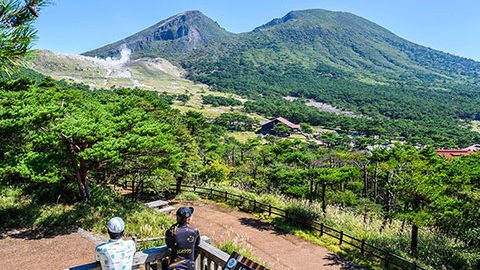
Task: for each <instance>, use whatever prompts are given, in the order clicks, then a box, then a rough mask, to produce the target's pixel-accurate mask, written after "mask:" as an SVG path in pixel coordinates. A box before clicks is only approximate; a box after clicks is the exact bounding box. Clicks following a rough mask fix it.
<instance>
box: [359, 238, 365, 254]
mask: <svg viewBox="0 0 480 270" xmlns="http://www.w3.org/2000/svg"><path fill="white" fill-rule="evenodd" d="M360 251H361V252H362V255H364V254H365V239H362V244H361V245H360Z"/></svg>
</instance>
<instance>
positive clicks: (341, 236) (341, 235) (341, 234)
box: [339, 231, 343, 246]
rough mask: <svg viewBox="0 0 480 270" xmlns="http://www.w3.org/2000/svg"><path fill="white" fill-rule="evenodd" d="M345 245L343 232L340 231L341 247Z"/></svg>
mask: <svg viewBox="0 0 480 270" xmlns="http://www.w3.org/2000/svg"><path fill="white" fill-rule="evenodd" d="M342 243H343V231H340V244H339V245H340V246H341V245H342Z"/></svg>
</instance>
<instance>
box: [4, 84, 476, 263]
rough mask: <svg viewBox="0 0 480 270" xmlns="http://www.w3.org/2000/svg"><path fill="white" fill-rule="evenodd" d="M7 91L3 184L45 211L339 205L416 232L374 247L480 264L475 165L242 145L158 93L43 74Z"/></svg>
mask: <svg viewBox="0 0 480 270" xmlns="http://www.w3.org/2000/svg"><path fill="white" fill-rule="evenodd" d="M31 77H32V76H31ZM0 89H1V92H0V93H1V97H2V98H1V100H0V102H1V105H0V140H1V141H0V145H1V146H0V158H1V161H2V162H1V165H0V176H1V184H2V185H3V186H19V185H20V186H25V185H26V186H29V187H30V188H32V187H34V189H36V190H44V191H45V194H44V195H43V196H42V200H43V201H46V202H49V203H53V204H55V203H57V204H58V203H63V204H69V203H75V202H77V201H84V202H86V203H92V201H93V200H94V199H92V195H91V190H96V189H97V188H98V187H108V186H111V185H113V186H125V187H127V188H129V189H131V190H132V191H133V193H132V195H131V196H132V199H133V200H135V199H136V198H137V197H138V196H139V194H143V193H152V192H153V193H157V194H161V193H163V192H165V191H167V189H169V188H171V187H172V186H174V185H175V184H177V183H190V184H196V185H207V186H223V185H228V186H233V187H236V188H238V189H241V190H248V191H251V192H254V193H257V194H278V195H282V196H285V198H292V199H294V198H296V199H303V200H306V201H310V202H312V203H313V202H323V204H322V209H323V211H326V207H327V205H332V206H336V207H340V208H341V209H344V211H353V213H356V214H359V215H364V216H365V223H368V220H369V219H370V218H379V219H381V220H383V222H384V225H383V226H384V228H385V230H386V231H388V226H389V225H388V224H390V223H391V222H392V221H395V222H396V221H399V222H402V224H403V225H402V228H403V229H402V230H403V231H404V234H405V232H412V233H413V234H410V233H407V234H406V236H405V235H404V236H405V237H406V240H402V241H403V242H401V241H400V240H398V239H396V238H393V239H391V241H388V240H386V239H382V241H380V240H378V241H377V243H380V244H381V245H382V246H385V247H386V248H389V246H393V247H392V250H394V251H399V252H405V253H407V254H408V253H410V256H412V257H418V261H419V262H421V263H424V264H426V265H429V266H431V267H432V268H434V269H443V268H445V269H451V268H455V269H472V268H473V267H474V265H475V263H478V260H479V259H480V250H479V246H480V238H479V236H480V234H479V231H478V228H480V224H479V221H480V211H479V208H478V205H479V204H480V193H479V192H480V171H479V168H480V158H479V156H478V155H471V156H466V157H462V158H456V159H452V160H447V159H443V158H440V157H438V156H437V155H436V154H435V152H433V149H432V148H429V147H426V148H422V149H417V148H415V147H413V146H410V145H408V144H404V145H400V144H398V145H395V146H393V147H391V148H377V149H375V150H373V151H365V150H361V149H349V148H347V146H346V145H345V144H343V143H342V142H341V141H340V142H336V143H332V144H331V145H329V147H320V146H317V145H315V144H309V143H306V142H302V141H298V140H290V139H283V138H278V137H274V136H267V137H265V138H263V139H260V138H259V139H251V140H248V141H247V142H245V143H240V142H238V141H236V140H235V139H234V138H232V137H230V136H229V133H228V129H229V126H232V124H229V121H236V122H239V123H242V124H241V125H240V124H239V125H238V126H242V125H243V126H244V128H245V130H248V129H251V127H250V125H252V123H251V122H250V121H249V120H251V119H249V118H241V117H239V115H235V114H224V115H221V116H219V117H218V118H217V119H207V118H205V117H204V116H203V115H202V114H201V113H197V112H192V111H189V112H186V113H180V112H179V111H177V110H175V109H173V108H171V107H170V106H169V105H168V104H167V103H166V102H165V101H164V100H163V99H162V94H158V93H155V92H149V91H143V90H138V89H137V90H135V89H114V90H106V91H99V90H95V91H92V90H91V89H89V87H87V86H85V85H81V84H66V83H64V82H61V81H60V82H56V81H53V80H51V79H50V78H48V77H45V78H43V77H42V76H36V78H35V77H33V78H25V77H24V78H21V79H16V80H4V81H3V82H2V83H1V84H0ZM212 120H213V121H212ZM242 121H243V122H242ZM233 126H237V125H236V124H235V125H233ZM37 192H38V191H37ZM11 211H12V210H9V209H2V210H1V215H2V216H4V215H5V214H8V215H13V213H12V212H11ZM9 213H10V214H9ZM418 232H420V233H418ZM411 235H414V237H413V238H412V239H410V238H411ZM425 235H429V236H430V238H428V237H426V236H425ZM432 238H433V239H444V240H445V241H441V243H440V242H438V241H436V243H434V241H432ZM428 239H430V240H428ZM412 241H413V243H416V244H412ZM398 242H400V243H404V244H399V243H398ZM427 244H428V245H427ZM433 244H434V247H435V249H436V250H432V246H430V245H433ZM412 245H413V246H412ZM402 249H403V250H402ZM427 254H428V256H427ZM452 258H453V259H452ZM460 266H461V267H460Z"/></svg>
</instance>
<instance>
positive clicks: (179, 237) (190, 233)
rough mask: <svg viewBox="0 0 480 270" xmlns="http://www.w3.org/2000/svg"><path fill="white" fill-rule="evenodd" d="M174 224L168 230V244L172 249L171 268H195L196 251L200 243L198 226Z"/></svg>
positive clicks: (179, 269)
mask: <svg viewBox="0 0 480 270" xmlns="http://www.w3.org/2000/svg"><path fill="white" fill-rule="evenodd" d="M177 226H178V225H173V226H172V227H170V229H169V230H167V233H166V240H165V241H166V242H167V246H168V247H169V248H171V249H172V257H171V258H172V260H171V263H170V265H169V266H168V269H169V270H195V255H196V254H195V252H196V248H197V247H198V245H199V244H200V234H199V233H198V229H197V228H191V227H188V226H187V225H181V226H178V227H177Z"/></svg>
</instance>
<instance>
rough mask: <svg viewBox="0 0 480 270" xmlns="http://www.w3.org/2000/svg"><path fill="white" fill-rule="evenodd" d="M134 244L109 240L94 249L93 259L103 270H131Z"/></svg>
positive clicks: (130, 241)
mask: <svg viewBox="0 0 480 270" xmlns="http://www.w3.org/2000/svg"><path fill="white" fill-rule="evenodd" d="M134 254H135V242H133V241H132V240H127V241H124V240H122V239H118V240H110V241H108V242H107V243H103V244H100V245H98V246H97V247H96V248H95V259H96V260H97V261H99V262H100V264H101V265H102V269H103V270H130V269H132V262H133V255H134Z"/></svg>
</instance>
